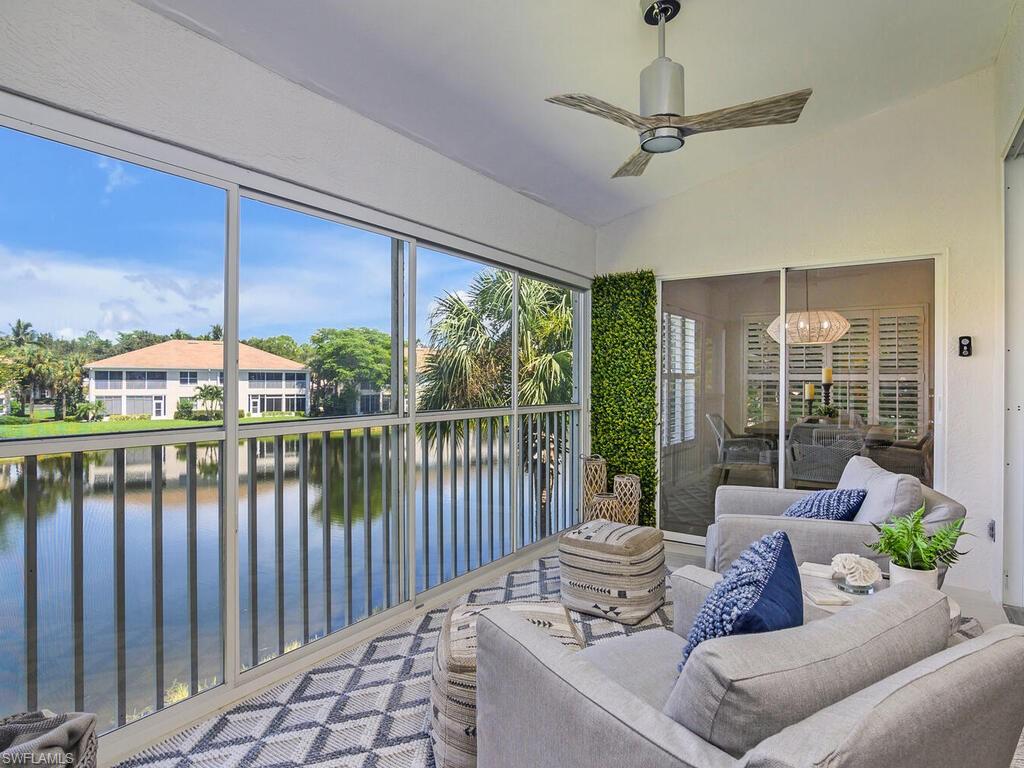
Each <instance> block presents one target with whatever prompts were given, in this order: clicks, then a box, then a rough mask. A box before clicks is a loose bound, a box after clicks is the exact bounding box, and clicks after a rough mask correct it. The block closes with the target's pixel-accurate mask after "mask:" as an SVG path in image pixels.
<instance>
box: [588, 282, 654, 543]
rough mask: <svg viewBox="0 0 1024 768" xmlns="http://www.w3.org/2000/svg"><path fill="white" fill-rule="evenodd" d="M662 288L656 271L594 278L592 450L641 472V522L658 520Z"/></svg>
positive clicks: (620, 468)
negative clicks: (655, 274)
mask: <svg viewBox="0 0 1024 768" xmlns="http://www.w3.org/2000/svg"><path fill="white" fill-rule="evenodd" d="M657 306H658V287H657V283H656V281H655V278H654V273H653V272H650V271H643V272H627V273H621V274H614V275H601V276H598V277H596V278H595V279H594V286H593V291H592V311H591V337H592V351H591V355H590V357H591V371H590V382H591V384H590V387H591V405H590V409H591V422H590V434H591V441H592V449H593V451H594V452H595V453H599V454H601V455H602V456H604V458H605V459H606V460H607V461H608V479H609V481H610V480H611V478H612V476H613V475H615V474H617V473H623V472H628V473H631V474H635V475H639V476H640V487H641V490H642V493H643V496H642V498H641V501H640V522H641V523H642V524H644V525H654V522H655V511H654V494H655V491H656V489H657V483H658V477H657V417H658V409H657V399H656V398H657V386H658V384H657V382H658V371H657V362H656V361H657V350H658V318H657Z"/></svg>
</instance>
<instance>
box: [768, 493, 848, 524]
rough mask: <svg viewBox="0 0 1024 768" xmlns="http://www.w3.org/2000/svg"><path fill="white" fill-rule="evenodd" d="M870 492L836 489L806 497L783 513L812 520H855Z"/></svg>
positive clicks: (783, 514)
mask: <svg viewBox="0 0 1024 768" xmlns="http://www.w3.org/2000/svg"><path fill="white" fill-rule="evenodd" d="M867 495H868V492H867V491H865V490H864V489H863V488H836V489H835V490H833V491H815V492H814V493H811V494H808V495H807V496H804V497H803V498H802V499H800V501H798V502H796V503H795V504H793V505H792V506H791V507H790V508H789V509H787V510H786V511H785V512H783V513H782V516H783V517H805V518H809V519H811V520H853V518H854V517H856V515H857V511H858V510H859V509H860V505H861V504H863V503H864V499H865V497H867Z"/></svg>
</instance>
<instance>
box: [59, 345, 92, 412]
mask: <svg viewBox="0 0 1024 768" xmlns="http://www.w3.org/2000/svg"><path fill="white" fill-rule="evenodd" d="M85 364H86V360H85V358H84V357H83V356H82V355H81V354H78V353H73V354H70V355H67V356H65V357H62V358H58V359H56V360H54V362H53V365H52V371H51V375H52V379H53V392H54V395H55V396H56V397H57V399H58V402H59V404H60V409H59V412H58V413H57V414H56V415H57V416H58V417H59V416H64V415H65V414H67V413H71V412H72V410H74V406H75V405H77V404H78V403H80V402H81V401H82V400H83V399H84V395H85V392H84V387H83V384H82V382H83V380H84V378H85Z"/></svg>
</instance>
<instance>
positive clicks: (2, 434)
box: [0, 416, 302, 440]
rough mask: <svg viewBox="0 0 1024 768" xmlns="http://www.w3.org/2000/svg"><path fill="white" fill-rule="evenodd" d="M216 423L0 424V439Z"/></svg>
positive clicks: (256, 419)
mask: <svg viewBox="0 0 1024 768" xmlns="http://www.w3.org/2000/svg"><path fill="white" fill-rule="evenodd" d="M283 420H292V421H301V420H302V417H296V416H267V417H264V416H250V417H247V418H244V419H242V420H241V423H242V424H266V423H267V422H271V421H283ZM218 426H220V422H219V421H192V420H187V419H160V420H158V421H146V420H140V421H36V422H34V423H32V424H3V425H0V440H16V439H18V438H26V437H65V436H67V435H98V434H108V433H111V432H140V431H144V430H152V429H176V428H179V427H218Z"/></svg>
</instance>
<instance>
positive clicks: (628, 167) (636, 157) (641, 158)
mask: <svg viewBox="0 0 1024 768" xmlns="http://www.w3.org/2000/svg"><path fill="white" fill-rule="evenodd" d="M649 162H651V153H650V152H644V151H643V150H642V149H638V150H637V151H636V152H634V153H633V154H632V155H630V156H629V159H628V160H627V161H626V162H624V163H623V164H622V165H620V166H619V170H617V171H616V172H615V173H613V174H612V178H613V179H619V178H622V177H623V176H639V175H640V174H642V173H643V172H644V171H645V170H647V164H648V163H649Z"/></svg>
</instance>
